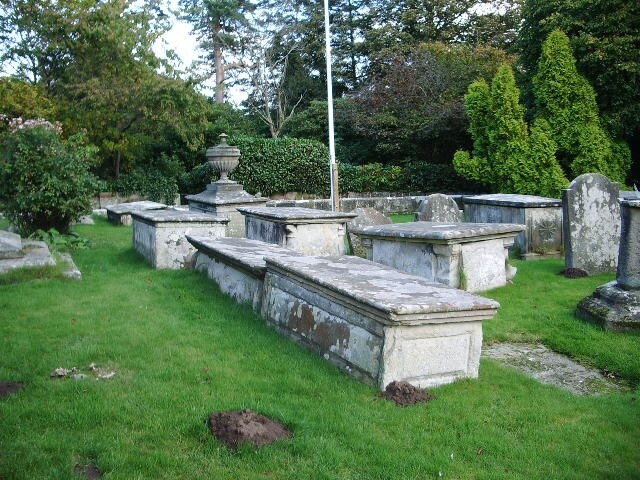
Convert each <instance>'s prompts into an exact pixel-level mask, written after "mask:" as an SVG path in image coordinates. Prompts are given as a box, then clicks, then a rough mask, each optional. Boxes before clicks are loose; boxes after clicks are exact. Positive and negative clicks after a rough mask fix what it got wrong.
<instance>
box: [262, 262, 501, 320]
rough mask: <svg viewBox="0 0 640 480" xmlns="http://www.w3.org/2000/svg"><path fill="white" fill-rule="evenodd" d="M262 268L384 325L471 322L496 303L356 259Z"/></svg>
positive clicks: (487, 313)
mask: <svg viewBox="0 0 640 480" xmlns="http://www.w3.org/2000/svg"><path fill="white" fill-rule="evenodd" d="M266 262H267V269H268V270H271V269H275V270H276V271H277V270H278V269H280V270H282V271H283V272H284V274H285V275H286V276H287V278H289V279H294V280H295V279H296V277H297V279H298V281H302V282H304V284H305V285H306V288H309V287H310V286H313V285H316V286H319V287H321V288H324V289H325V290H329V291H330V292H332V294H331V296H332V297H333V298H334V299H335V301H338V302H341V301H346V302H351V303H353V304H358V305H364V306H368V307H369V308H373V309H374V310H375V311H377V313H378V316H379V317H381V318H382V319H383V320H385V321H386V322H387V323H389V324H410V323H438V322H442V321H447V322H451V321H457V322H458V321H459V322H462V321H476V320H482V319H489V318H492V317H493V315H494V314H495V311H496V309H498V308H499V307H500V304H499V303H498V302H496V301H495V300H490V299H487V298H483V297H479V296H477V295H473V294H470V293H467V292H464V291H462V290H458V289H456V288H453V287H449V286H447V285H443V284H439V283H433V282H429V281H428V280H426V279H424V278H422V277H417V276H415V275H410V274H408V273H404V272H401V271H400V270H396V269H395V268H392V267H387V266H386V265H381V264H379V263H375V262H372V261H369V260H365V259H363V258H360V257H350V256H340V257H306V256H300V257H286V258H282V257H281V258H270V257H266Z"/></svg>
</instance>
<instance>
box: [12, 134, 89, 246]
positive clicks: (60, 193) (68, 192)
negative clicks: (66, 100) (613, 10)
mask: <svg viewBox="0 0 640 480" xmlns="http://www.w3.org/2000/svg"><path fill="white" fill-rule="evenodd" d="M95 164H96V148H95V147H94V146H92V145H89V144H87V143H86V141H85V138H84V137H83V136H82V135H79V134H78V135H74V136H71V137H69V138H68V139H67V140H64V141H63V140H62V139H61V138H60V135H59V134H58V133H57V132H56V131H55V130H52V129H50V128H46V127H42V126H38V127H34V128H24V129H19V130H17V131H16V132H14V133H12V134H10V135H9V136H8V138H7V140H6V142H5V144H4V148H3V151H2V157H0V203H2V205H3V210H4V212H5V214H6V216H7V218H9V220H11V222H12V223H13V224H14V225H16V226H17V227H18V228H19V229H20V230H21V232H22V233H24V234H27V235H28V234H30V233H32V232H34V231H35V230H37V229H42V230H49V229H50V228H55V229H56V230H58V231H59V232H62V233H68V231H69V225H70V224H71V222H73V221H75V220H77V219H78V217H80V216H81V215H82V214H84V213H87V212H89V211H90V210H91V208H90V207H91V200H92V197H93V196H94V195H95V194H96V193H97V191H98V188H99V182H98V180H97V178H96V177H94V176H93V175H92V174H91V173H90V172H89V169H90V168H91V167H93V166H95Z"/></svg>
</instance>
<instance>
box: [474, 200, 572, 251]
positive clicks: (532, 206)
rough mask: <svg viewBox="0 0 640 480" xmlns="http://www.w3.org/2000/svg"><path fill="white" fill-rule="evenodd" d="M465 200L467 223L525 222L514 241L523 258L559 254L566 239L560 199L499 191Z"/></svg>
mask: <svg viewBox="0 0 640 480" xmlns="http://www.w3.org/2000/svg"><path fill="white" fill-rule="evenodd" d="M462 201H463V203H464V216H465V219H466V220H467V221H468V222H474V223H486V222H488V223H519V224H522V225H525V226H526V229H525V230H524V231H523V232H521V233H520V234H518V236H517V237H516V240H515V245H517V246H518V247H519V249H520V252H521V256H522V258H523V259H525V260H528V259H535V258H544V257H558V256H560V252H561V251H562V242H563V240H562V202H561V201H560V200H558V199H555V198H547V197H538V196H535V195H515V194H506V193H498V194H491V195H474V196H464V197H462Z"/></svg>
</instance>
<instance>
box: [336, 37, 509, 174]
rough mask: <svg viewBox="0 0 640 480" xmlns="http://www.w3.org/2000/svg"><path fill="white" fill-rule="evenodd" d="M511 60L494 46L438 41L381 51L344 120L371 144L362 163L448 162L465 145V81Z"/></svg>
mask: <svg viewBox="0 0 640 480" xmlns="http://www.w3.org/2000/svg"><path fill="white" fill-rule="evenodd" d="M511 61H512V60H511V58H510V57H509V56H507V55H506V54H505V53H504V52H502V51H500V50H498V49H495V48H491V47H474V48H472V47H469V46H465V45H455V46H454V45H446V44H442V43H436V44H427V45H420V46H417V47H414V48H413V49H409V50H408V51H407V52H406V53H405V52H402V51H392V50H387V51H384V52H381V53H380V54H379V55H378V56H376V57H375V58H374V59H373V60H372V64H371V67H370V74H369V81H368V82H367V84H366V85H365V86H363V87H362V88H361V89H360V90H359V91H358V92H357V94H356V95H355V97H354V100H355V108H352V109H351V110H350V111H348V112H347V116H346V118H345V120H346V121H347V122H348V124H350V125H352V129H353V130H354V132H355V133H357V134H358V136H359V138H361V139H368V141H369V142H371V143H373V145H372V146H371V148H370V153H369V155H368V158H365V160H364V161H363V162H371V161H378V162H381V163H391V164H401V163H404V162H407V161H410V162H429V163H450V161H451V157H452V156H453V153H454V152H455V151H456V150H457V149H460V148H468V146H469V145H470V143H471V142H470V139H469V137H468V135H467V134H466V132H465V130H466V128H467V119H466V117H465V113H464V104H463V97H464V93H465V91H466V89H467V87H468V85H469V84H470V83H471V82H472V81H473V80H474V79H476V78H485V79H490V78H491V77H492V76H493V75H494V74H495V72H496V70H497V68H498V67H499V66H500V65H502V64H504V63H510V62H511ZM364 145H366V144H364ZM359 163H360V162H359Z"/></svg>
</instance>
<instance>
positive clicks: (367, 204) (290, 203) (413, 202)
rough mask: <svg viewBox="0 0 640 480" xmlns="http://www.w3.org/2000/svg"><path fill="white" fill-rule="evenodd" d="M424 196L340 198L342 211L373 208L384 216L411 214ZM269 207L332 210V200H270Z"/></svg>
mask: <svg viewBox="0 0 640 480" xmlns="http://www.w3.org/2000/svg"><path fill="white" fill-rule="evenodd" d="M424 198H425V197H423V196H410V197H360V198H340V211H342V212H351V211H353V210H355V209H356V208H373V209H375V210H377V211H379V212H382V213H384V214H389V213H411V212H414V211H416V210H417V208H418V204H419V203H420V200H422V199H424ZM267 207H302V208H315V209H319V210H331V200H329V199H326V198H316V199H305V200H270V201H268V202H267Z"/></svg>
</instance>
